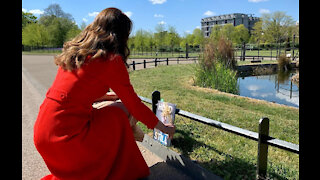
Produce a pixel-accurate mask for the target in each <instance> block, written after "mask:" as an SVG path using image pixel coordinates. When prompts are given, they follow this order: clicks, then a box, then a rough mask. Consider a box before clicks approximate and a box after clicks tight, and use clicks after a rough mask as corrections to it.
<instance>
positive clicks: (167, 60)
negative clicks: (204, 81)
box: [129, 57, 198, 70]
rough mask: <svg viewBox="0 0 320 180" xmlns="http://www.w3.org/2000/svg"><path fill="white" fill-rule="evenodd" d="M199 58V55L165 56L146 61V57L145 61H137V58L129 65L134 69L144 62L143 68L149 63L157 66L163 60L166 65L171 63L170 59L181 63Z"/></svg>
mask: <svg viewBox="0 0 320 180" xmlns="http://www.w3.org/2000/svg"><path fill="white" fill-rule="evenodd" d="M197 60H198V57H190V58H176V59H169V58H164V59H162V60H161V59H160V58H155V59H154V60H153V61H146V60H145V59H144V60H143V62H136V61H135V60H133V61H132V63H131V64H129V66H132V69H133V70H136V65H139V64H143V69H145V68H147V64H154V66H155V67H157V66H158V65H159V64H160V63H161V62H165V63H166V65H167V66H168V65H169V61H171V62H176V64H179V63H180V62H183V61H194V62H196V61H197Z"/></svg>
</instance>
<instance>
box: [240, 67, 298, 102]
mask: <svg viewBox="0 0 320 180" xmlns="http://www.w3.org/2000/svg"><path fill="white" fill-rule="evenodd" d="M295 74H296V72H295V71H294V72H293V71H292V72H286V73H281V72H278V73H276V74H271V75H260V76H248V77H239V78H238V84H239V89H240V96H245V97H250V98H255V99H261V100H266V101H269V102H274V103H278V104H284V105H287V106H293V107H297V108H299V87H298V86H297V85H296V84H295V83H293V82H291V77H292V76H293V75H295Z"/></svg>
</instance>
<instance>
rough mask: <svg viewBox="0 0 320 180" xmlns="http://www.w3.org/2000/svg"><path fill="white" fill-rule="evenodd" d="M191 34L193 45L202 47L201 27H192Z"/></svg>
mask: <svg viewBox="0 0 320 180" xmlns="http://www.w3.org/2000/svg"><path fill="white" fill-rule="evenodd" d="M192 35H193V36H194V41H193V46H199V47H203V43H204V37H203V33H202V32H201V29H199V28H196V29H194V30H193V32H192Z"/></svg>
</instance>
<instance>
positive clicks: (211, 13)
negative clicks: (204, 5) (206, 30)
mask: <svg viewBox="0 0 320 180" xmlns="http://www.w3.org/2000/svg"><path fill="white" fill-rule="evenodd" d="M215 14H216V13H214V12H212V11H206V12H205V13H204V14H203V15H206V16H214V15H215Z"/></svg>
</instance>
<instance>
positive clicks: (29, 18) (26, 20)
mask: <svg viewBox="0 0 320 180" xmlns="http://www.w3.org/2000/svg"><path fill="white" fill-rule="evenodd" d="M30 23H37V17H36V16H34V15H33V14H32V13H27V12H23V11H22V28H24V27H25V26H26V25H27V24H30Z"/></svg>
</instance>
